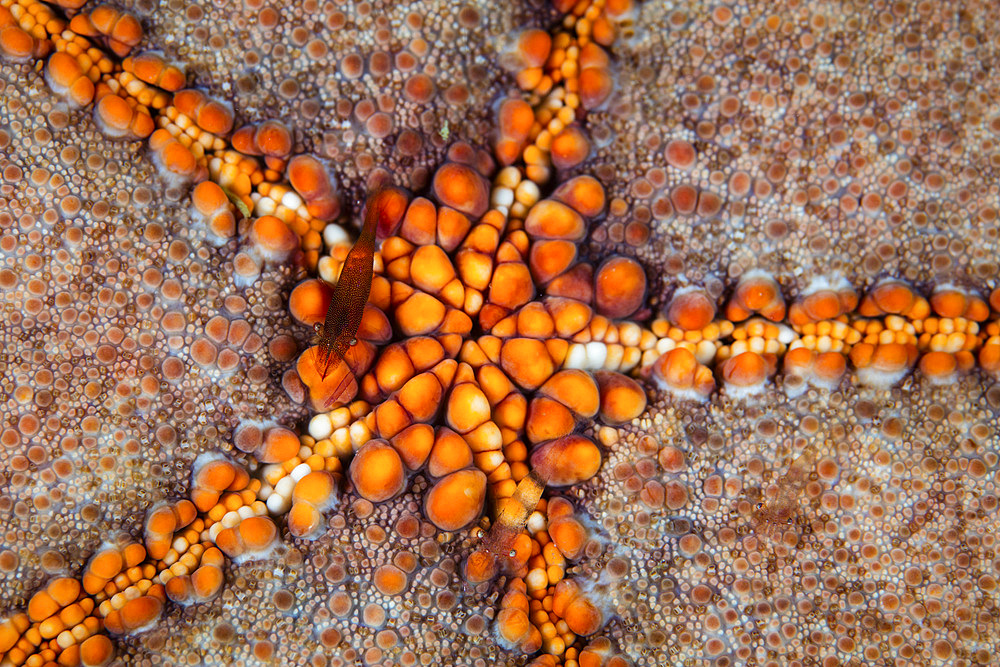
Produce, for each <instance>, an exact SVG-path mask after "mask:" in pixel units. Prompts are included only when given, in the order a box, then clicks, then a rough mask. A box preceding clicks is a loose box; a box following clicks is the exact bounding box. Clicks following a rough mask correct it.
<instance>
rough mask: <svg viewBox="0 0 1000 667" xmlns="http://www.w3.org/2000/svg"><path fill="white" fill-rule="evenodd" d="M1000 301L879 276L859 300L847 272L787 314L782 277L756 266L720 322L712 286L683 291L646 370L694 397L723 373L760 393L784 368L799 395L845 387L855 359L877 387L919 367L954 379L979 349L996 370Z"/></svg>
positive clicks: (860, 374) (661, 324) (729, 382)
mask: <svg viewBox="0 0 1000 667" xmlns="http://www.w3.org/2000/svg"><path fill="white" fill-rule="evenodd" d="M994 294H996V291H994ZM993 300H995V301H997V303H993ZM998 305H1000V298H996V299H992V298H991V301H990V302H987V300H985V299H983V298H982V297H980V296H978V295H976V294H974V293H972V292H970V291H968V290H965V289H961V288H958V287H954V286H951V285H942V286H938V287H937V288H935V289H934V291H933V292H932V294H931V296H930V298H929V299H927V298H924V297H923V296H921V295H920V294H918V293H917V292H916V291H915V290H914V289H913V288H912V287H911V286H909V285H907V284H906V283H904V282H902V281H900V280H884V281H882V282H879V283H877V284H876V285H874V286H873V287H872V288H871V289H870V290H869V291H868V292H867V294H866V295H865V296H864V298H863V299H860V300H859V298H858V295H857V292H855V290H854V289H853V288H851V287H850V285H849V284H847V282H846V281H844V280H842V279H841V280H838V281H835V283H831V282H830V281H826V280H822V281H817V282H816V283H814V284H813V285H811V286H810V287H809V288H807V289H806V290H805V291H804V292H803V293H802V294H800V295H799V297H798V299H797V300H796V301H795V302H794V303H792V304H791V306H790V307H789V308H788V309H787V316H785V310H786V308H785V301H784V298H783V297H782V295H781V290H780V288H779V286H778V284H777V283H776V282H775V281H774V280H773V279H772V278H770V277H769V276H766V275H764V274H761V273H759V272H755V273H752V274H750V275H749V276H746V277H744V278H743V279H742V280H741V281H740V284H739V285H738V286H737V288H736V289H735V291H734V292H733V294H732V296H731V297H730V300H729V302H728V303H727V305H726V309H725V313H726V317H727V319H723V320H720V321H713V318H714V317H715V300H714V299H713V298H711V297H710V296H709V295H708V294H707V292H705V291H704V290H702V289H700V288H684V289H681V290H678V291H677V293H676V294H675V296H674V298H673V300H672V301H671V302H670V304H668V307H667V309H666V315H667V318H666V320H662V319H661V320H656V321H654V322H653V323H652V325H651V331H652V333H653V334H655V336H656V337H657V341H656V343H655V345H654V346H653V347H652V349H651V350H647V351H644V352H643V355H644V356H643V373H644V374H646V375H649V376H652V377H653V378H654V379H656V380H657V381H658V382H659V383H660V384H661V386H663V387H664V388H666V389H668V390H670V391H672V392H674V393H676V394H678V395H682V396H688V397H692V398H696V397H699V396H700V397H702V398H704V397H707V396H708V395H710V394H711V393H712V392H713V391H714V389H715V385H716V379H718V380H719V381H721V382H723V383H724V384H725V385H726V386H727V388H728V389H730V390H731V391H733V392H735V393H736V394H737V395H739V394H740V393H741V392H745V393H752V392H754V391H759V389H760V388H761V387H762V386H763V384H764V383H765V382H766V381H767V380H768V379H769V378H770V377H772V376H773V375H774V373H776V371H777V370H778V369H779V367H780V368H782V369H783V374H784V379H785V381H784V384H785V388H786V390H787V391H789V392H791V393H793V394H795V393H798V392H799V391H801V390H803V389H804V387H805V386H806V385H813V386H815V387H819V388H823V389H833V388H835V387H836V386H837V385H838V384H839V383H840V381H841V380H842V378H843V377H844V376H845V375H846V374H847V371H848V362H850V364H851V365H853V367H854V369H855V371H856V374H857V378H858V380H859V381H860V382H862V383H864V384H871V385H875V386H889V385H891V384H894V383H896V382H898V381H899V380H901V379H902V378H903V377H904V376H905V375H906V374H907V373H909V372H910V370H911V369H913V368H914V366H916V365H919V369H920V371H921V374H922V375H923V376H924V377H926V378H928V379H929V380H930V381H931V382H936V383H946V382H952V381H954V380H955V379H956V378H957V377H958V376H959V375H960V374H963V373H967V372H968V371H970V370H971V369H972V368H973V367H974V366H975V365H976V361H977V356H976V355H977V353H978V361H979V365H980V366H981V367H982V368H983V370H984V371H986V372H987V373H991V374H995V373H996V370H997V359H998V358H1000V357H998V356H997V353H998V352H1000V347H996V346H997V345H1000V339H998V338H996V336H997V334H998V333H1000V325H998V324H997V323H996V322H988V321H987V320H989V318H990V317H991V306H992V313H993V315H992V317H994V318H996V317H997V313H998V312H1000V311H997V306H998ZM751 316H753V317H752V318H751V319H746V318H747V317H751ZM657 354H658V355H659V356H656V355H657ZM918 361H919V364H918ZM713 369H714V372H713Z"/></svg>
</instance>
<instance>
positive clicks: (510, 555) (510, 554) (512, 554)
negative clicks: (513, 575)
mask: <svg viewBox="0 0 1000 667" xmlns="http://www.w3.org/2000/svg"><path fill="white" fill-rule="evenodd" d="M507 555H508V556H509V557H510V558H513V557H514V556H516V555H517V552H516V551H515V550H513V549H511V550H510V551H508V552H507Z"/></svg>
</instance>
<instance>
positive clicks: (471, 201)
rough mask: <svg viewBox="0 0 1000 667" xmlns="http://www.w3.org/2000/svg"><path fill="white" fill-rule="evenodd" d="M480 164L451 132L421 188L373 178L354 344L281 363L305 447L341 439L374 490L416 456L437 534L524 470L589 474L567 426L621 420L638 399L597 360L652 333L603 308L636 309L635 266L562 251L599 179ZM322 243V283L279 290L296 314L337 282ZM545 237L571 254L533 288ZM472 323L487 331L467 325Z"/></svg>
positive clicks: (360, 477)
mask: <svg viewBox="0 0 1000 667" xmlns="http://www.w3.org/2000/svg"><path fill="white" fill-rule="evenodd" d="M488 162H489V160H484V158H483V156H482V154H480V153H476V152H475V151H473V150H472V149H471V148H469V147H468V146H465V145H463V144H458V145H456V146H453V147H452V148H451V150H449V161H448V162H446V163H445V164H444V165H443V166H442V167H441V168H440V169H439V170H438V172H437V173H436V174H435V175H434V178H433V179H432V187H431V193H430V195H431V197H432V198H424V197H416V198H412V199H411V198H410V197H409V196H408V195H407V194H406V193H404V192H403V191H401V190H398V189H392V188H388V189H383V190H382V191H380V193H379V195H378V196H379V198H380V207H381V208H380V210H381V212H382V215H381V217H380V219H379V225H378V228H377V230H378V235H379V237H381V239H382V242H381V244H380V246H379V248H378V250H377V251H376V253H375V255H374V258H373V265H374V270H375V276H374V279H373V281H372V284H371V290H370V293H369V296H368V303H367V307H366V310H365V312H364V316H363V318H362V322H361V325H360V327H359V329H358V332H357V336H356V339H357V340H356V343H355V344H354V345H353V346H351V347H350V348H349V349H348V350H347V352H346V353H345V355H344V359H343V362H342V363H341V362H340V360H338V361H337V365H336V368H334V369H333V370H332V371H331V372H329V373H327V374H326V375H325V376H324V374H323V373H321V372H320V368H319V366H318V361H319V360H320V357H319V355H318V353H317V352H316V348H310V349H308V350H306V351H305V352H304V353H303V354H302V355H301V356H300V357H299V359H298V362H297V364H296V369H297V376H298V377H297V379H298V380H299V381H301V383H302V384H303V385H305V388H306V389H307V390H308V397H309V400H310V402H311V404H312V405H313V407H314V408H315V409H318V410H321V411H324V412H321V413H320V414H318V415H317V416H316V417H314V418H313V420H312V421H311V422H310V425H309V433H310V435H311V436H312V437H313V438H315V439H316V441H317V446H319V444H320V443H323V442H326V443H328V446H329V447H330V448H331V449H332V450H333V451H337V452H338V453H339V454H341V455H350V454H352V453H354V459H353V461H352V462H351V464H350V469H349V475H348V476H349V479H350V481H351V483H352V486H353V488H354V490H355V491H356V492H357V493H359V495H361V496H363V497H365V498H366V499H368V500H370V501H372V502H383V501H386V500H388V499H390V498H392V497H394V496H396V495H397V494H399V493H400V492H402V490H403V489H404V488H405V484H406V478H407V477H408V476H409V475H410V474H412V473H414V472H416V471H419V470H425V471H426V472H427V473H428V474H429V476H430V477H431V480H432V486H431V488H430V490H429V491H428V493H427V494H426V496H425V498H424V513H425V515H426V516H427V518H428V519H429V520H430V521H431V522H432V523H434V524H435V525H436V526H437V527H438V528H440V529H441V530H444V531H448V532H451V531H455V530H459V529H461V528H463V527H465V526H467V525H469V524H471V523H473V522H474V521H475V520H476V519H477V518H478V517H479V515H480V513H481V512H482V510H483V508H484V507H485V506H486V502H487V501H491V502H492V505H493V507H494V508H495V512H496V514H502V513H504V512H508V511H513V508H514V507H515V506H516V505H517V503H518V502H521V501H520V499H515V497H514V496H515V490H516V489H517V488H518V486H519V484H520V483H521V482H522V481H523V480H525V478H526V477H527V476H528V474H529V473H530V472H531V471H535V472H537V473H538V476H539V478H540V479H541V480H542V482H541V486H542V487H544V485H546V484H548V485H552V486H569V485H574V484H579V483H581V482H585V481H586V480H588V479H590V478H592V477H593V476H594V475H595V474H596V472H597V470H598V469H599V467H600V465H601V461H602V453H601V450H600V448H599V447H598V445H597V444H596V443H595V442H593V441H592V440H591V439H590V438H589V437H587V436H585V435H583V434H581V433H579V432H578V431H579V429H580V428H581V427H582V426H584V425H586V424H587V423H589V421H590V420H591V419H593V418H594V417H600V418H601V419H602V420H604V421H605V422H606V423H610V424H621V423H624V422H628V421H630V420H632V419H634V418H636V417H637V416H638V415H639V414H641V412H642V411H643V410H644V409H645V405H646V396H645V392H644V390H643V389H642V387H641V386H640V385H639V384H638V383H637V382H635V381H634V380H632V379H630V378H628V377H626V376H624V375H621V374H619V373H617V372H614V371H617V370H621V369H625V368H634V367H636V366H638V364H639V362H640V359H641V352H640V350H639V347H638V346H640V345H643V346H645V347H650V346H652V345H653V344H654V343H655V342H656V338H655V336H654V335H653V334H652V333H650V332H645V333H643V331H642V329H641V327H640V326H639V325H638V324H635V323H630V322H616V321H614V320H613V319H612V318H617V317H620V316H622V315H623V314H631V313H632V312H634V311H638V310H639V309H640V308H641V307H642V302H643V299H644V296H645V290H646V284H645V275H644V273H643V272H642V270H641V268H639V266H638V264H637V263H636V262H634V260H630V259H626V258H620V257H613V258H610V259H609V260H608V261H606V262H605V263H604V264H603V265H602V267H601V268H600V269H599V270H598V271H597V273H596V275H595V274H594V272H593V271H592V270H590V267H589V264H587V263H586V262H585V261H582V260H580V259H578V258H577V250H576V246H577V244H578V243H579V242H581V241H582V240H583V239H584V238H585V236H586V231H587V222H586V219H587V218H590V217H594V216H597V215H599V214H600V213H601V212H602V210H603V208H604V204H605V196H604V190H603V188H602V187H601V186H600V184H599V183H598V182H597V181H596V180H594V179H593V178H591V177H586V176H584V177H579V178H576V179H573V180H572V181H571V182H569V183H567V184H565V185H564V186H563V187H560V188H559V189H558V190H557V191H556V192H555V193H554V194H553V197H552V198H551V199H546V200H541V201H540V199H539V193H538V188H537V186H536V185H535V184H533V183H532V182H531V181H530V180H526V179H524V178H523V175H522V173H521V171H520V170H519V169H517V168H515V167H508V168H505V169H504V170H502V171H501V172H500V174H499V175H498V176H497V177H496V179H495V182H494V186H493V188H492V190H491V189H490V186H489V182H488V181H487V180H486V178H485V176H484V173H486V172H487V166H488ZM484 165H486V166H484ZM369 205H371V202H369ZM516 216H520V217H516ZM328 241H329V242H330V246H331V247H330V250H329V254H328V255H327V256H324V257H322V258H321V259H320V261H319V272H320V276H321V277H322V278H323V279H324V280H322V281H318V280H314V279H310V280H307V281H304V282H303V283H301V284H300V285H298V286H297V287H296V288H295V289H294V290H293V291H292V294H291V298H290V304H289V305H290V310H291V313H292V315H293V317H294V318H295V319H296V320H297V321H299V322H301V323H302V324H304V325H307V326H314V325H316V324H317V323H320V322H322V321H323V316H324V313H326V312H327V310H328V308H329V307H330V301H331V299H332V296H333V289H332V288H331V287H330V286H329V285H328V284H327V283H335V282H336V281H338V280H340V279H341V278H340V272H341V267H342V266H343V264H344V262H345V261H346V258H347V255H348V250H349V248H350V246H349V244H348V243H347V239H346V238H344V237H342V236H336V237H332V238H330V239H328ZM551 242H560V243H563V244H566V245H568V246H569V247H570V255H571V257H570V258H569V260H568V261H563V262H562V263H561V264H560V265H559V266H558V267H556V268H555V269H553V270H551V271H550V273H549V275H548V276H547V279H546V280H545V281H544V283H543V287H544V288H545V289H546V290H548V291H549V296H546V297H544V298H543V299H542V300H535V299H536V293H537V285H538V282H539V281H538V280H537V279H536V278H535V277H533V275H532V272H533V270H535V271H538V270H539V268H538V267H540V266H541V264H542V263H544V262H545V260H538V261H536V262H534V266H533V267H532V266H529V262H531V260H530V257H531V250H532V247H533V246H538V247H542V246H540V245H539V244H542V245H545V244H548V245H550V246H551V245H552V244H551ZM538 256H541V254H539V255H538ZM548 265H549V266H553V263H552V262H548ZM577 297H579V298H577ZM581 299H582V300H581ZM591 304H594V305H591ZM334 305H336V304H334ZM595 309H596V312H595ZM476 325H478V327H479V328H480V329H481V330H483V331H485V332H488V333H485V335H480V336H478V337H475V338H474V337H473V335H472V334H473V330H474V328H475V327H476ZM397 335H399V336H401V340H398V341H397V342H391V341H392V339H393V337H394V336H397ZM588 346H589V347H588ZM595 346H598V347H600V348H601V349H602V350H603V356H602V357H601V359H600V363H597V364H596V365H594V364H593V363H592V362H593V358H592V356H593V355H591V354H590V353H589V352H588V351H587V350H588V349H590V350H591V351H593V350H596V349H597V348H596V347H595ZM594 354H596V352H595V353H594ZM588 362H590V363H591V365H590V366H589V367H587V369H586V370H581V369H580V368H579V366H581V365H583V366H586V365H587V364H588ZM605 363H607V364H608V368H605V366H604V364H605ZM591 370H599V371H600V372H599V373H598V374H594V373H591V372H590V371H591ZM357 398H360V399H362V400H360V401H358V400H356V399H357ZM325 411H329V412H325ZM438 423H443V424H444V426H437V427H436V428H435V424H438ZM481 569H482V573H480V574H482V575H483V577H479V579H480V580H482V579H483V578H485V579H488V578H490V575H489V574H488V573H489V572H490V571H493V570H492V569H491V568H490V567H489V564H488V563H485V564H484V567H483V568H481ZM473 578H476V577H473Z"/></svg>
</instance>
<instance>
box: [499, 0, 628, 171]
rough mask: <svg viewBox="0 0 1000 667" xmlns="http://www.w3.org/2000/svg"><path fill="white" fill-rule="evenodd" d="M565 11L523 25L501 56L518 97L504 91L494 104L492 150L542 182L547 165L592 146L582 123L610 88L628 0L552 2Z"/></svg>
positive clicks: (584, 153) (570, 161) (574, 160)
mask: <svg viewBox="0 0 1000 667" xmlns="http://www.w3.org/2000/svg"><path fill="white" fill-rule="evenodd" d="M554 4H555V7H556V9H557V11H559V12H561V13H563V14H565V15H564V16H563V19H562V21H560V23H559V24H558V25H557V26H556V27H555V28H554V29H553V30H552V31H551V32H547V31H544V30H539V29H535V28H533V29H529V30H524V31H522V32H521V33H520V34H518V35H517V36H516V38H515V39H514V41H513V44H512V45H511V46H510V48H509V51H508V53H507V54H506V58H507V59H508V62H509V63H510V67H511V68H512V69H513V70H514V71H515V79H516V81H517V84H518V86H519V87H520V88H521V90H522V91H523V93H524V99H519V98H509V99H506V100H504V101H503V102H501V104H500V107H499V109H498V118H497V128H498V131H497V137H496V140H495V142H494V149H495V152H496V155H497V158H498V159H499V161H500V163H501V164H503V165H512V164H515V163H518V162H520V163H521V164H523V166H524V172H525V174H526V176H527V178H528V179H530V180H531V181H533V182H534V183H537V184H544V183H546V182H548V181H549V179H550V178H551V176H552V168H553V167H555V168H556V169H557V170H563V169H570V168H572V167H575V166H577V165H579V164H580V163H582V162H583V161H584V160H585V159H586V158H587V157H588V155H590V152H591V142H590V138H589V137H588V136H587V134H586V132H585V131H584V129H583V127H582V126H581V123H582V121H583V119H584V116H585V114H586V112H587V111H588V110H591V109H595V108H598V107H600V106H601V105H602V104H604V103H605V101H606V100H607V99H608V97H609V96H610V95H611V92H612V90H613V88H614V78H613V76H612V73H611V58H610V56H609V55H608V53H607V51H606V50H605V48H607V47H610V46H611V45H612V44H613V43H614V41H615V36H616V33H617V32H618V27H617V24H618V23H619V22H620V21H623V20H627V19H628V15H629V14H630V13H631V11H632V7H631V3H630V2H608V3H605V2H604V1H603V0H595V1H593V2H589V1H584V2H556V3H554Z"/></svg>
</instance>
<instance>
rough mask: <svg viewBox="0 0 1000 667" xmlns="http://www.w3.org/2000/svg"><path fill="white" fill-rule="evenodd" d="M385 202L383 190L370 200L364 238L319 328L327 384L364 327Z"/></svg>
mask: <svg viewBox="0 0 1000 667" xmlns="http://www.w3.org/2000/svg"><path fill="white" fill-rule="evenodd" d="M386 200H387V197H386V190H384V189H380V190H378V191H376V192H375V194H373V195H372V196H371V197H369V199H368V210H367V212H366V213H365V222H364V225H363V226H362V227H361V235H360V236H358V240H357V241H355V243H354V245H353V246H352V247H351V250H350V252H348V253H347V259H345V260H344V266H343V268H342V269H341V271H340V279H339V280H338V281H337V284H336V285H335V286H334V288H333V295H332V296H331V297H330V306H329V307H328V308H327V310H326V319H325V321H324V322H323V324H319V323H317V324H316V335H317V339H316V342H317V345H318V349H317V356H316V367H317V370H319V374H320V377H321V378H323V379H324V380H325V379H326V376H327V375H329V374H330V371H331V370H332V368H331V362H333V360H334V359H335V358H336V359H338V360H341V361H343V360H344V355H345V354H347V350H348V348H350V347H351V346H352V345H354V344H356V343H357V342H358V340H357V335H358V327H359V326H361V318H362V317H363V316H364V312H365V304H366V303H368V295H369V293H370V292H371V289H372V276H373V274H374V270H373V268H372V263H373V259H374V256H375V228H376V227H377V226H378V222H379V220H380V219H381V218H382V216H383V214H384V210H385V204H386Z"/></svg>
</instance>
